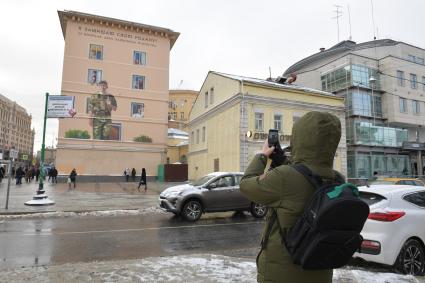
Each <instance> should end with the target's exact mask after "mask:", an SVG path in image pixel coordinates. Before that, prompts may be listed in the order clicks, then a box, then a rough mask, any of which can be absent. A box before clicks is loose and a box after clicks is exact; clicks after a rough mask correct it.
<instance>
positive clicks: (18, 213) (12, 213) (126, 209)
mask: <svg viewBox="0 0 425 283" xmlns="http://www.w3.org/2000/svg"><path fill="white" fill-rule="evenodd" d="M142 209H143V208H142ZM117 210H124V211H136V210H140V209H139V208H123V209H109V210H108V209H91V210H90V209H87V210H43V211H13V212H0V216H8V215H31V214H46V213H61V212H62V213H90V212H102V211H117Z"/></svg>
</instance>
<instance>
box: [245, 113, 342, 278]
mask: <svg viewBox="0 0 425 283" xmlns="http://www.w3.org/2000/svg"><path fill="white" fill-rule="evenodd" d="M340 138H341V122H340V120H339V119H338V117H336V116H335V115H333V114H330V113H326V112H317V111H313V112H309V113H307V114H305V115H304V116H303V117H302V118H301V119H300V120H299V121H298V122H297V123H296V124H295V125H294V127H293V129H292V136H291V156H292V163H293V164H297V163H303V164H304V165H306V166H307V167H308V168H310V170H312V171H313V172H315V173H316V174H318V175H320V176H321V177H322V178H323V179H324V180H331V179H335V174H336V173H335V172H334V171H333V169H332V167H333V161H334V156H335V152H336V149H337V147H338V144H339V141H340ZM266 163H267V160H265V158H264V156H261V155H256V156H255V157H254V159H253V160H252V161H251V163H250V165H249V166H248V168H247V170H246V171H245V175H244V177H243V178H242V181H241V184H240V190H241V192H242V193H243V194H244V195H245V196H246V197H247V198H248V199H250V200H251V201H253V202H256V203H260V204H264V205H267V206H268V207H269V208H271V209H275V210H276V211H277V215H278V220H279V223H280V227H281V228H282V229H283V230H284V231H283V232H284V233H285V230H286V231H287V230H289V229H290V228H291V227H292V226H293V224H294V223H295V222H296V220H297V219H298V218H299V217H300V216H301V214H302V213H303V211H304V207H305V205H306V202H307V201H308V200H309V199H310V197H311V196H312V194H313V192H314V187H313V186H312V185H311V184H310V183H309V182H308V180H307V179H306V178H305V177H304V176H303V175H301V173H299V172H298V171H296V170H295V169H293V168H292V167H290V166H288V165H281V166H279V167H277V168H274V169H273V170H270V171H268V172H267V173H266V174H265V176H263V177H262V178H260V177H259V176H260V175H262V174H263V173H264V169H265V167H266ZM269 211H270V210H269ZM269 221H270V213H269V214H268V216H267V218H266V224H265V228H264V231H263V236H264V232H265V229H266V227H267V226H268V223H269ZM257 269H258V275H257V281H258V282H267V283H272V282H285V283H286V282H287V283H312V282H314V283H326V282H332V270H304V269H302V268H301V266H299V265H294V264H293V263H292V260H291V257H290V255H289V253H288V251H287V250H286V248H285V247H284V245H282V239H281V236H280V234H279V230H278V227H277V224H276V222H275V223H274V225H273V226H272V229H271V233H270V238H269V241H268V243H267V247H266V248H265V249H264V250H262V251H260V253H259V255H258V257H257Z"/></svg>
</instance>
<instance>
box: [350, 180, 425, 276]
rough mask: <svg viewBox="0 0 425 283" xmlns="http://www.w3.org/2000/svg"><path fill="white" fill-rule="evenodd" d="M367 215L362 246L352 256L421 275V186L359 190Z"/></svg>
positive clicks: (424, 193) (424, 195)
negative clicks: (367, 207)
mask: <svg viewBox="0 0 425 283" xmlns="http://www.w3.org/2000/svg"><path fill="white" fill-rule="evenodd" d="M359 191H360V197H361V198H362V199H363V200H364V201H365V202H367V203H368V204H369V207H370V214H369V217H368V219H367V221H366V223H365V225H364V227H363V230H362V233H361V234H362V236H363V243H362V246H361V248H360V251H359V252H357V253H355V254H354V257H359V258H362V259H364V260H366V261H372V262H377V263H381V264H386V265H391V266H394V267H396V268H397V269H398V270H400V271H401V272H403V273H406V274H413V275H423V274H424V265H425V245H424V244H425V187H418V186H405V185H372V186H370V187H366V186H364V187H360V188H359Z"/></svg>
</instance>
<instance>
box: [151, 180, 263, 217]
mask: <svg viewBox="0 0 425 283" xmlns="http://www.w3.org/2000/svg"><path fill="white" fill-rule="evenodd" d="M242 176H243V173H242V172H236V173H234V172H214V173H211V174H208V175H206V176H204V177H202V178H200V179H198V180H196V181H194V182H192V183H189V184H184V185H179V186H174V187H170V188H167V189H165V190H164V191H163V192H162V193H161V194H160V196H159V206H160V207H161V208H162V209H163V210H165V211H168V212H172V213H174V214H176V215H182V216H183V217H184V218H185V219H187V220H188V221H196V220H198V219H199V218H200V217H201V215H202V213H204V212H218V211H233V210H234V211H245V210H247V211H250V212H251V214H252V215H253V216H254V217H256V218H262V217H264V216H265V215H266V214H267V207H266V206H264V205H260V204H256V203H253V202H251V201H249V200H248V199H247V198H245V197H244V196H243V195H242V194H241V192H240V190H239V184H240V180H241V178H242Z"/></svg>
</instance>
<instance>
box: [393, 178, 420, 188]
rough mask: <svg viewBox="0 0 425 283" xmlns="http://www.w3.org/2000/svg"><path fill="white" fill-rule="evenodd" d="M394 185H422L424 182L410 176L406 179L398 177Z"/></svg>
mask: <svg viewBox="0 0 425 283" xmlns="http://www.w3.org/2000/svg"><path fill="white" fill-rule="evenodd" d="M395 184H396V185H411V186H420V187H424V186H425V184H424V182H422V181H421V180H419V179H412V178H406V179H399V180H397V181H396V182H395Z"/></svg>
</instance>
